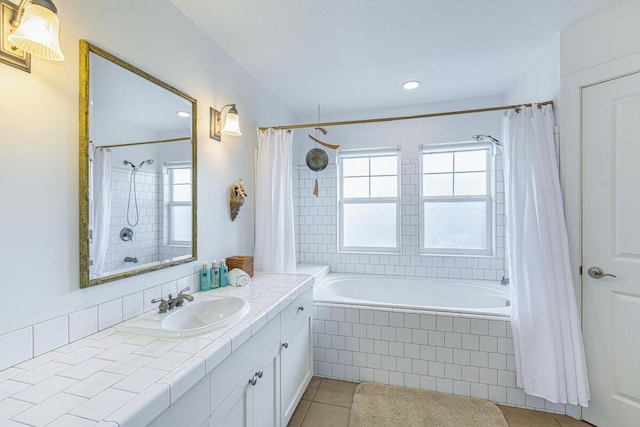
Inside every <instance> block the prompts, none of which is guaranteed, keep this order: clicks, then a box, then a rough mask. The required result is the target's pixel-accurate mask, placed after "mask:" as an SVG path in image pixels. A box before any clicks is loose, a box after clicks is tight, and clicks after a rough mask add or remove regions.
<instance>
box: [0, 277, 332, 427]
mask: <svg viewBox="0 0 640 427" xmlns="http://www.w3.org/2000/svg"><path fill="white" fill-rule="evenodd" d="M303 268H304V270H299V271H304V273H305V274H267V273H260V272H257V273H256V275H255V277H253V279H252V281H251V285H250V286H247V287H241V288H236V287H231V286H228V287H225V288H221V289H214V290H211V291H207V292H206V294H207V295H216V296H218V295H219V296H238V297H242V298H244V299H246V300H247V301H248V302H249V303H250V304H251V308H250V311H249V312H248V313H247V314H246V315H245V316H244V317H243V318H242V319H240V320H239V321H238V322H237V323H235V324H232V325H230V326H229V327H223V328H220V329H216V330H214V331H212V332H209V333H207V334H204V335H198V336H193V337H183V338H165V337H155V336H149V335H136V334H131V333H125V332H122V331H120V330H118V325H116V326H114V327H110V328H108V329H105V330H102V331H100V332H98V333H96V334H93V335H90V336H88V337H86V338H82V339H80V340H78V341H75V342H73V343H71V344H68V345H66V346H64V347H60V348H58V349H56V350H53V351H50V352H48V353H44V354H42V355H40V356H38V357H36V358H34V359H30V360H28V361H26V362H23V363H20V364H18V365H15V366H13V367H11V368H8V369H5V370H4V371H0V425H1V426H2V427H17V426H44V425H47V426H54V427H63V426H64V427H74V426H94V425H97V426H103V427H107V426H109V427H117V426H124V425H139V424H140V421H142V420H146V421H145V422H144V424H146V423H147V422H148V421H150V420H152V419H154V418H155V417H156V416H157V415H159V414H160V413H162V411H164V410H165V409H167V408H168V407H169V406H170V405H171V404H173V403H174V402H175V401H176V400H177V399H179V398H180V397H181V396H182V395H183V394H184V393H185V392H186V391H188V390H189V389H190V388H191V387H192V386H194V385H195V384H196V383H197V382H198V381H200V380H201V379H202V378H204V377H205V376H206V375H207V374H208V373H209V372H211V370H213V368H215V367H216V366H217V365H218V364H219V363H220V362H222V361H223V360H224V359H225V358H226V357H228V356H229V355H231V354H232V353H233V352H234V351H235V350H236V349H238V348H239V347H240V346H241V345H242V344H243V343H244V342H246V341H247V340H248V339H249V338H251V336H252V335H253V334H255V333H256V332H257V331H259V330H260V329H261V328H262V327H264V326H265V325H266V324H267V322H268V321H270V320H271V319H273V318H275V317H276V316H277V315H278V314H279V313H280V311H281V310H282V309H283V308H284V307H286V306H287V305H288V304H289V303H291V302H292V301H293V300H294V299H295V298H297V297H298V296H299V295H300V294H301V293H303V292H305V291H307V290H308V289H311V288H312V286H313V284H314V281H316V280H319V279H320V278H321V277H322V276H324V275H326V273H327V272H328V268H327V267H325V266H313V267H311V266H304V267H303ZM198 294H199V293H196V294H194V296H195V297H196V300H197V298H198Z"/></svg>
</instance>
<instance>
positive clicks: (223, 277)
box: [218, 259, 229, 288]
mask: <svg viewBox="0 0 640 427" xmlns="http://www.w3.org/2000/svg"><path fill="white" fill-rule="evenodd" d="M228 273H229V267H227V260H224V259H223V260H222V261H220V267H218V276H219V280H220V287H221V288H224V287H225V286H227V285H228V284H229V276H228Z"/></svg>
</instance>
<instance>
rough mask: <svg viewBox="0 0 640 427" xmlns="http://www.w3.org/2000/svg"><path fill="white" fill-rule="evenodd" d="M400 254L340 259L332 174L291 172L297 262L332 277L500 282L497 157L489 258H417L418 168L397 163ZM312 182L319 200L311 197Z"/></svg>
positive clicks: (414, 164)
mask: <svg viewBox="0 0 640 427" xmlns="http://www.w3.org/2000/svg"><path fill="white" fill-rule="evenodd" d="M401 163H402V166H401V167H402V176H401V182H402V189H401V196H402V197H401V203H402V207H401V214H402V231H401V253H400V254H398V255H385V254H382V255H378V254H357V253H340V252H338V250H337V247H338V243H337V242H338V235H337V233H338V225H337V224H338V218H337V209H338V208H337V178H336V176H337V172H336V165H335V164H330V165H329V166H327V168H326V169H325V170H323V171H321V172H313V171H311V170H309V168H307V166H306V165H299V166H294V168H293V169H294V172H293V178H294V183H293V192H294V217H295V226H296V227H295V228H296V243H297V244H296V249H297V256H298V262H301V263H315V264H329V265H330V267H331V272H333V273H359V274H380V275H395V276H418V277H434V278H435V277H437V278H451V279H479V280H500V279H501V278H502V277H503V276H508V274H507V273H506V271H505V270H506V262H505V237H504V236H505V224H506V223H505V215H504V212H505V211H504V181H503V173H502V157H501V155H500V154H498V155H496V196H495V198H496V205H495V208H496V224H495V227H496V243H495V246H496V249H495V257H470V256H469V257H457V256H456V257H452V256H421V255H419V254H420V235H419V232H420V218H419V212H420V210H419V179H420V176H419V167H418V160H417V159H406V160H402V162H401ZM316 179H317V180H318V185H319V190H320V193H319V197H315V196H314V195H313V186H314V182H315V180H316Z"/></svg>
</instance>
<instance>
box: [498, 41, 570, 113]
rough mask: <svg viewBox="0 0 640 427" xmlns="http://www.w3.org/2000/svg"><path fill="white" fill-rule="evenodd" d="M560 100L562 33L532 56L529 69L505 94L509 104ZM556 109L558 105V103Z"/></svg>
mask: <svg viewBox="0 0 640 427" xmlns="http://www.w3.org/2000/svg"><path fill="white" fill-rule="evenodd" d="M550 100H551V101H553V102H554V104H556V103H557V102H558V101H559V100H560V34H556V35H555V36H554V37H553V38H552V39H551V40H549V42H548V43H547V44H546V45H545V46H544V47H543V48H542V49H541V50H540V52H538V54H537V55H534V56H533V57H532V58H531V64H530V66H529V68H528V69H527V71H526V72H525V73H524V74H523V75H522V76H520V78H519V79H518V80H517V81H516V82H515V83H514V84H513V86H512V87H511V89H509V91H507V93H506V95H505V102H506V103H507V104H510V105H513V104H527V103H531V102H544V101H550ZM555 109H556V110H558V107H557V105H556V108H555Z"/></svg>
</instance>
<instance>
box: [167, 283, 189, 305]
mask: <svg viewBox="0 0 640 427" xmlns="http://www.w3.org/2000/svg"><path fill="white" fill-rule="evenodd" d="M189 289H190V288H189V287H188V286H187V287H186V288H184V289H183V290H181V291H180V292H178V295H177V296H176V297H175V298H173V297H172V296H171V294H169V298H168V299H167V309H168V310H173V309H174V308H176V307H180V306H182V305H183V304H184V300H187V301H189V302H191V301H193V296H191V295H189V294H185V292H186V291H188V290H189Z"/></svg>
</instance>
